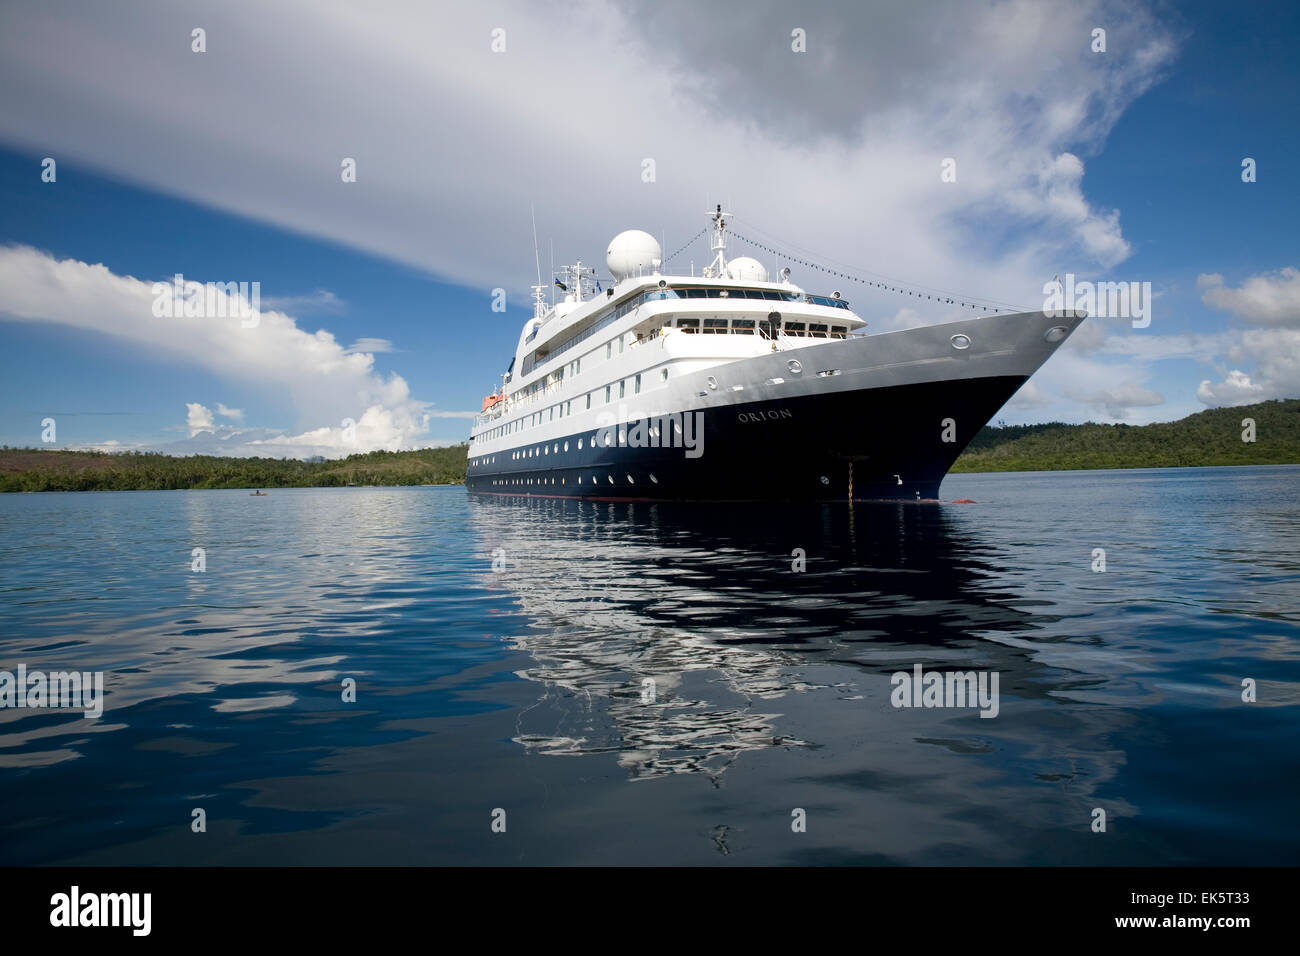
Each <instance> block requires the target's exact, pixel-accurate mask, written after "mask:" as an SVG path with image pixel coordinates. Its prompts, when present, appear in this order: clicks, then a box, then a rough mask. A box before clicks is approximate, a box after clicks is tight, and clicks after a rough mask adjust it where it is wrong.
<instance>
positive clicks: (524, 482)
mask: <svg viewBox="0 0 1300 956" xmlns="http://www.w3.org/2000/svg"><path fill="white" fill-rule="evenodd" d="M584 477H585V476H584V475H578V481H577V483H578V484H582V479H583V478H584ZM624 477H625V478H626V479H627V483H628V484H629V485H635V484H636V479H635V478H633V477H632V476H631V475H624ZM648 477H649V478H650V483H651V484H655V485H657V484H659V479H658V478H657V477H655V476H654V475H649V476H648ZM557 481H558V482H559V483H560V484H561V485H567V484H568V479H567V478H566V477H564V476H561V477H560V478H558V479H556V478H493V479H492V484H493V485H494V486H495V487H499V488H504V487H512V486H520V487H527V486H528V485H553V484H555V483H556V482H557ZM605 481H606V482H607V483H609V484H611V485H613V484H617V482H616V481H615V480H614V476H613V475H610V474H606V475H605ZM591 484H593V485H599V484H600V476H599V475H592V476H591Z"/></svg>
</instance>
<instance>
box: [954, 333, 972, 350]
mask: <svg viewBox="0 0 1300 956" xmlns="http://www.w3.org/2000/svg"><path fill="white" fill-rule="evenodd" d="M949 341H951V342H952V347H953V348H955V349H956V350H957V351H959V352H964V351H965V350H966V349H968V348H970V336H969V335H965V334H963V333H961V332H958V333H957V334H956V335H954V336H953V337H952V338H951V339H950V340H949Z"/></svg>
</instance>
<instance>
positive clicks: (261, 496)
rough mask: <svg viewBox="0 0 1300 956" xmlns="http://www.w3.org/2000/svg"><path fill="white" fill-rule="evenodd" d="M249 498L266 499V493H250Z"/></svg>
mask: <svg viewBox="0 0 1300 956" xmlns="http://www.w3.org/2000/svg"><path fill="white" fill-rule="evenodd" d="M248 497H250V498H265V497H266V492H265V491H250V492H249V493H248Z"/></svg>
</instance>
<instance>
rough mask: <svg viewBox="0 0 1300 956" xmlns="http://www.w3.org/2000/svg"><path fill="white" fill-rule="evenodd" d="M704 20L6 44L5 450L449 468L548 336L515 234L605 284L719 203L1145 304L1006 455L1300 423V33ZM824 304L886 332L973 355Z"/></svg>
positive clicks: (991, 271) (924, 18)
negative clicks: (1292, 400) (226, 314)
mask: <svg viewBox="0 0 1300 956" xmlns="http://www.w3.org/2000/svg"><path fill="white" fill-rule="evenodd" d="M574 9H577V11H578V12H577V13H574V12H573V10H574ZM693 9H694V8H693V7H692V6H691V5H690V4H684V3H675V2H666V3H661V4H655V5H654V6H653V7H639V6H638V5H636V4H633V5H632V6H630V7H615V6H614V5H611V4H605V3H599V2H590V3H583V4H579V5H578V7H577V8H569V7H565V8H558V7H557V8H549V7H548V6H547V5H544V4H543V5H526V6H516V5H511V4H484V5H480V6H475V7H474V8H473V9H472V10H458V11H456V12H454V13H453V12H448V11H439V12H438V13H437V14H436V16H435V15H434V14H431V13H430V12H429V11H428V10H426V9H424V8H422V6H421V5H418V4H405V3H401V2H391V3H384V4H380V5H378V6H376V7H375V8H374V9H373V10H370V11H369V12H367V13H366V14H364V15H363V14H362V13H360V12H359V11H356V10H353V9H351V8H350V7H347V6H334V5H324V6H313V7H311V8H310V9H309V10H308V9H306V8H297V7H294V6H293V5H292V4H287V5H285V6H284V7H283V8H281V7H279V6H277V7H275V8H273V9H271V10H269V11H268V10H264V9H261V8H258V7H255V6H251V5H246V4H244V3H242V2H236V3H227V4H202V3H199V4H194V5H193V6H185V7H183V8H181V9H178V8H177V7H176V5H169V4H163V3H155V2H152V0H138V2H132V3H127V4H122V5H119V6H115V7H113V8H112V9H111V10H106V9H104V8H102V7H101V6H100V5H93V4H80V3H70V2H69V3H59V4H53V5H46V6H42V7H39V8H35V9H6V10H4V11H3V12H0V54H3V56H2V57H0V63H2V65H0V375H2V376H3V379H2V380H3V385H2V386H0V443H6V444H9V445H20V446H30V445H37V444H39V443H40V433H41V420H42V419H43V418H46V417H54V418H55V419H56V421H57V426H58V435H57V443H56V444H57V445H58V446H59V447H110V448H151V449H152V448H157V449H165V450H170V451H174V452H178V453H188V452H200V451H202V452H208V451H216V452H221V453H230V454H249V453H259V454H275V455H280V454H307V453H321V454H338V453H343V451H347V450H358V448H356V447H354V446H344V445H342V444H341V443H340V440H339V435H340V433H341V424H342V420H343V418H344V417H351V418H352V419H354V420H357V421H360V422H362V427H361V429H360V431H361V445H362V447H361V448H360V450H365V449H366V448H370V447H417V446H420V445H427V444H445V443H450V442H454V441H459V440H462V439H463V438H464V437H465V436H466V434H467V432H468V429H469V425H470V421H469V418H468V415H469V414H470V413H472V412H473V410H475V409H476V408H477V407H478V404H479V401H480V399H481V397H482V395H483V394H485V393H486V392H487V391H488V390H489V389H490V388H491V386H492V384H493V383H494V382H496V381H497V380H498V376H499V374H500V372H501V371H502V370H503V369H504V367H505V366H506V364H507V363H508V362H509V360H510V357H511V354H512V352H513V348H514V345H515V342H516V340H517V337H518V331H519V328H520V326H521V325H522V323H523V322H524V320H525V319H526V318H527V317H528V315H529V314H531V313H530V309H529V308H528V306H527V287H528V286H529V285H530V284H531V283H532V281H533V249H532V234H531V223H530V218H529V209H530V205H531V206H535V207H536V210H537V220H538V228H539V232H540V234H541V237H542V244H543V249H542V265H543V271H544V272H549V259H550V251H549V244H550V242H551V241H553V242H554V244H555V253H556V259H557V262H566V261H572V260H573V259H574V258H576V257H578V256H581V257H582V258H583V259H584V261H586V262H589V263H596V264H600V265H601V266H602V268H603V261H602V260H603V255H602V253H603V250H604V248H605V244H606V242H607V240H608V239H609V237H610V236H612V235H613V234H614V233H616V232H618V231H621V230H622V229H624V228H644V229H647V230H649V231H651V232H653V233H655V234H656V235H662V236H663V237H664V239H665V242H666V245H667V246H668V247H669V248H676V247H677V246H678V245H679V244H680V243H681V242H683V241H685V240H686V239H687V238H689V237H690V236H691V235H693V234H694V233H695V232H697V231H698V230H699V229H700V228H701V227H702V226H703V225H704V211H705V210H706V209H707V208H708V207H709V206H710V205H711V204H712V203H713V202H714V201H720V202H724V203H729V205H730V206H731V207H732V208H734V209H735V211H736V212H737V220H736V230H737V231H738V232H740V233H742V234H744V233H745V232H746V230H747V229H748V230H749V231H750V232H753V231H755V230H761V231H762V232H763V233H764V234H766V235H774V236H777V237H780V238H782V239H784V240H786V241H788V243H789V244H790V246H791V247H799V248H802V249H810V250H814V251H816V252H818V253H820V254H822V255H824V256H826V257H827V258H828V259H833V260H835V261H837V262H840V263H844V264H845V265H847V266H854V267H858V268H860V269H862V270H864V271H866V270H870V271H873V272H875V273H881V274H885V275H888V276H891V277H894V278H896V279H900V280H907V281H913V282H919V283H925V284H927V285H930V286H935V287H942V288H945V289H951V290H956V291H958V292H961V293H962V294H965V295H969V296H971V297H977V298H978V297H983V298H985V299H988V300H996V301H1003V302H1006V301H1010V302H1017V303H1022V304H1024V305H1026V306H1029V307H1037V306H1038V305H1039V304H1041V301H1042V290H1041V287H1042V285H1043V283H1045V282H1046V281H1047V280H1048V279H1050V278H1051V277H1052V276H1053V275H1054V274H1061V275H1065V274H1066V273H1073V274H1074V275H1075V276H1076V277H1078V279H1080V280H1092V281H1131V282H1138V283H1141V282H1149V283H1151V286H1152V289H1153V291H1154V293H1155V295H1156V298H1155V301H1154V306H1153V310H1152V311H1153V315H1152V321H1151V325H1150V326H1149V327H1148V328H1144V329H1134V328H1132V327H1131V324H1130V323H1129V321H1127V319H1124V318H1122V317H1121V318H1111V319H1106V318H1099V319H1094V320H1090V321H1089V322H1087V323H1085V325H1084V326H1083V328H1082V329H1081V331H1080V333H1078V334H1077V335H1076V336H1075V337H1074V338H1073V339H1072V340H1071V341H1070V342H1069V343H1067V345H1066V347H1065V348H1063V349H1062V350H1061V352H1060V353H1058V355H1057V356H1056V357H1055V358H1053V360H1052V361H1051V362H1050V363H1049V364H1048V365H1047V366H1046V367H1045V368H1044V369H1043V370H1042V371H1041V372H1040V373H1039V375H1037V376H1035V378H1034V380H1033V381H1032V382H1031V383H1030V384H1029V385H1028V386H1026V388H1025V389H1023V390H1022V392H1021V394H1020V395H1018V396H1017V398H1016V399H1014V400H1013V402H1012V403H1011V404H1010V405H1009V406H1008V407H1007V408H1006V409H1005V410H1004V411H1003V412H1002V413H1001V414H1000V415H999V418H1000V419H1003V420H1005V421H1008V422H1032V421H1045V420H1067V421H1085V420H1095V421H1128V422H1134V423H1141V422H1147V421H1159V420H1169V419H1174V418H1179V417H1182V416H1183V415H1186V414H1189V413H1192V412H1195V411H1199V410H1201V409H1204V408H1206V407H1210V406H1213V405H1224V404H1241V403H1245V402H1249V401H1257V400H1260V399H1264V398H1278V397H1295V396H1300V273H1297V272H1295V270H1296V269H1297V268H1298V267H1300V248H1298V245H1300V240H1298V238H1297V237H1298V236H1300V231H1298V230H1297V229H1296V227H1295V218H1296V213H1297V210H1298V209H1300V202H1297V200H1298V199H1300V185H1297V182H1298V177H1297V174H1296V170H1295V157H1296V156H1297V155H1298V154H1300V124H1297V123H1296V121H1295V117H1296V116H1297V115H1300V109H1298V108H1297V107H1298V106H1300V104H1298V103H1297V97H1298V95H1300V94H1298V93H1297V91H1298V90H1300V76H1298V75H1297V74H1298V73H1300V68H1298V67H1297V61H1296V58H1295V57H1294V54H1293V51H1294V48H1295V45H1296V43H1297V41H1298V40H1300V12H1298V11H1297V9H1296V8H1295V7H1293V6H1291V5H1286V4H1264V5H1255V6H1251V7H1246V8H1243V7H1238V6H1232V5H1229V4H1226V3H1224V4H1195V5H1178V6H1176V7H1175V6H1166V5H1145V6H1144V5H1136V6H1134V5H1130V4H1106V3H1084V4H1071V5H1068V6H1066V5H1062V6H1059V7H1058V6H1055V5H1051V4H1041V3H1029V2H1023V3H1014V2H1000V3H988V4H980V3H954V4H946V3H936V5H935V7H934V9H933V10H929V11H926V12H924V13H918V12H917V11H916V9H914V8H913V7H910V6H908V5H906V4H898V5H891V4H884V5H881V6H880V7H879V8H874V9H873V10H872V11H871V12H870V13H869V14H868V13H866V12H864V11H862V10H859V9H857V8H856V6H855V5H853V4H847V5H842V6H837V5H833V4H813V5H812V6H811V7H809V6H805V5H799V6H795V5H791V4H788V3H775V2H773V3H768V2H764V3H760V4H757V5H756V6H754V5H750V6H748V7H746V9H747V10H749V11H750V15H746V16H744V17H728V16H727V15H726V14H725V12H719V13H718V15H717V17H716V22H715V21H713V20H710V21H708V22H705V23H699V22H697V19H693V16H694V15H693V14H692V10H693ZM565 10H568V11H570V12H569V13H565V12H563V11H565ZM573 16H581V17H582V18H583V23H584V24H585V27H586V30H587V33H588V34H589V36H590V39H589V41H588V42H586V43H584V44H582V45H581V46H580V47H579V49H577V50H569V51H565V50H564V47H566V46H569V47H571V46H572V44H573V40H572V36H571V34H572V22H571V18H572V17H573ZM693 23H694V24H695V26H694V27H693V28H692V26H691V25H692V24H693ZM196 25H205V26H204V29H205V30H206V31H207V32H206V43H207V49H206V50H205V51H204V52H202V53H196V52H194V51H193V50H192V48H191V47H192V40H191V30H192V28H193V27H194V26H196ZM1097 26H1100V27H1103V28H1105V29H1106V31H1107V34H1106V39H1107V49H1106V51H1105V52H1104V53H1095V52H1093V51H1091V50H1090V49H1089V46H1090V42H1091V40H1090V37H1091V31H1092V29H1093V28H1095V27H1097ZM498 27H500V28H502V29H504V30H505V31H506V35H507V38H508V42H507V48H506V50H505V51H503V52H497V53H494V52H492V50H491V49H490V37H491V31H492V30H493V29H496V28H498ZM794 27H799V28H801V29H804V30H805V31H806V34H807V53H802V54H801V53H795V52H794V51H792V50H791V49H790V47H789V45H790V36H791V33H790V31H791V29H792V28H794ZM286 32H287V33H292V34H293V35H294V36H295V37H296V38H297V39H298V40H299V41H300V42H298V43H295V44H277V42H276V40H275V37H277V36H283V35H285V34H286ZM720 39H721V40H725V41H726V42H725V43H723V44H722V45H721V46H719V44H718V41H719V40H720ZM702 51H703V52H705V53H709V54H710V55H707V56H706V55H702ZM110 65H111V67H112V68H110ZM47 156H49V157H53V158H55V159H56V161H57V180H56V181H55V182H53V183H48V182H42V180H41V160H42V159H43V158H44V157H47ZM950 156H952V157H956V163H957V169H958V177H957V182H955V183H942V182H941V181H940V176H939V168H940V161H941V160H942V159H944V158H945V157H950ZM342 157H355V158H356V159H357V168H358V177H357V180H358V181H357V182H356V183H350V184H347V183H343V182H342V181H341V178H340V176H339V166H340V158H342ZM646 157H652V158H653V159H654V160H655V166H656V177H655V179H654V180H653V181H651V182H646V181H645V178H644V176H643V175H642V173H643V169H644V160H645V158H646ZM1245 157H1251V158H1253V159H1254V160H1255V162H1256V164H1257V181H1255V182H1252V183H1245V182H1242V178H1241V163H1242V160H1243V158H1245ZM751 252H752V250H749V249H747V248H745V247H744V246H743V245H737V246H736V247H735V248H733V250H732V253H733V254H738V253H746V254H749V253H751ZM692 256H693V257H694V259H695V261H696V263H697V265H698V264H700V263H701V262H703V261H704V260H706V259H707V251H706V250H705V249H704V248H703V246H702V244H700V245H697V246H695V247H694V248H693V250H692V251H691V252H690V253H688V254H687V256H686V257H685V258H686V259H689V258H691V257H692ZM97 264H102V266H103V268H102V269H94V268H90V267H92V266H96V265H97ZM780 264H781V263H780V262H776V261H771V262H768V265H769V266H770V267H771V266H777V265H780ZM794 271H795V275H794V281H796V282H798V283H800V284H802V285H804V286H805V287H806V288H809V289H810V290H813V291H827V289H828V283H829V282H830V280H828V279H826V278H825V277H824V276H819V275H818V274H817V273H814V272H810V271H808V270H802V271H801V270H800V269H799V268H798V267H797V266H796V267H795V269H794ZM177 272H180V273H183V274H184V275H185V276H186V278H187V279H192V280H197V281H202V282H207V281H219V282H225V281H258V282H260V285H261V296H262V306H263V309H264V310H266V311H267V312H268V313H269V312H270V311H271V310H274V311H275V312H277V313H278V314H279V317H277V318H268V319H267V321H266V323H265V324H264V325H262V326H261V327H259V328H258V329H251V330H242V331H244V332H246V333H247V332H251V333H254V334H253V335H249V334H244V335H242V336H241V335H240V334H239V333H240V331H241V330H239V329H237V328H233V329H227V330H212V329H205V330H203V331H202V333H201V334H199V332H198V331H197V330H195V329H191V328H189V327H185V326H182V325H180V324H179V321H180V320H168V319H159V318H157V317H154V316H151V315H149V314H148V313H147V311H142V310H141V308H140V302H141V301H144V302H146V306H145V308H146V309H147V295H146V289H145V287H146V286H148V285H149V284H151V283H153V282H155V281H159V280H164V281H165V280H169V279H170V277H171V276H172V275H173V274H175V273H177ZM131 277H133V278H134V279H135V280H140V281H141V282H142V283H144V285H139V284H138V283H133V282H132V281H131ZM840 284H842V285H844V291H845V294H846V295H847V297H848V298H850V300H851V301H852V302H853V303H854V306H855V308H857V310H858V311H859V313H860V314H862V315H863V317H864V318H866V319H867V320H868V322H869V324H870V327H871V328H874V329H881V330H883V329H892V328H900V327H905V326H907V325H912V324H925V323H929V322H939V321H946V320H949V319H951V318H954V317H955V316H954V315H952V314H951V313H945V312H942V311H938V307H937V306H935V307H934V308H933V309H932V310H929V311H927V310H926V308H924V307H923V306H921V305H918V304H917V303H916V302H915V300H912V301H911V303H909V302H908V301H907V300H906V299H905V298H902V299H900V298H899V297H897V296H894V295H890V294H888V293H880V292H877V291H875V290H870V289H864V288H863V287H861V286H858V285H855V284H853V283H847V284H844V283H840ZM495 287H502V288H505V289H506V290H507V292H508V293H509V297H510V308H509V309H508V311H507V312H506V313H505V314H501V313H498V312H493V311H491V309H490V307H489V306H490V302H491V290H492V289H493V288H495ZM142 296H144V297H145V298H144V299H142V298H141V297H142ZM927 305H928V303H927ZM166 323H171V324H170V325H168V324H166ZM320 330H324V331H325V332H326V333H328V334H327V335H325V336H322V335H320V334H318V333H319V331H320ZM351 346H355V347H353V348H349V347H351ZM223 408H225V409H233V410H237V413H236V412H232V413H231V414H228V415H223V414H222V413H221V409H223Z"/></svg>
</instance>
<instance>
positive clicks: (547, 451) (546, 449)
mask: <svg viewBox="0 0 1300 956" xmlns="http://www.w3.org/2000/svg"><path fill="white" fill-rule="evenodd" d="M550 453H551V450H550V449H549V448H547V447H546V446H545V445H543V446H542V454H543V455H549V454H550Z"/></svg>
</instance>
